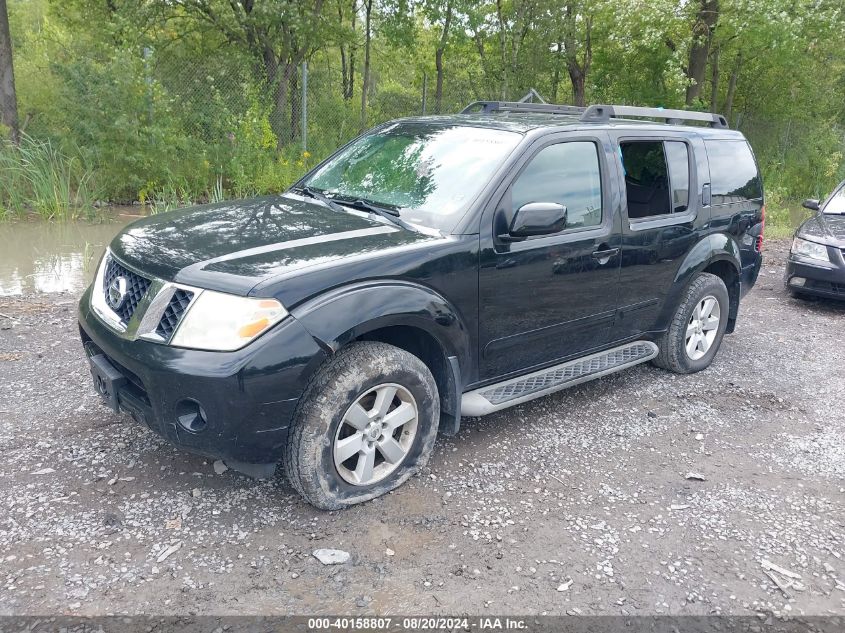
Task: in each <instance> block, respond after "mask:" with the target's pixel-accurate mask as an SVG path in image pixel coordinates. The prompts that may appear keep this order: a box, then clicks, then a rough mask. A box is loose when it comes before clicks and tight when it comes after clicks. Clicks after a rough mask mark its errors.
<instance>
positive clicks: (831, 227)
mask: <svg viewBox="0 0 845 633" xmlns="http://www.w3.org/2000/svg"><path fill="white" fill-rule="evenodd" d="M797 235H798V236H799V237H806V238H807V239H811V240H813V241H814V242H820V243H822V244H827V245H829V246H836V247H845V215H835V214H833V213H827V214H825V213H817V214H816V215H814V216H813V217H812V218H810V219H809V220H807V221H806V222H804V224H802V225H801V226H799V227H798V232H797Z"/></svg>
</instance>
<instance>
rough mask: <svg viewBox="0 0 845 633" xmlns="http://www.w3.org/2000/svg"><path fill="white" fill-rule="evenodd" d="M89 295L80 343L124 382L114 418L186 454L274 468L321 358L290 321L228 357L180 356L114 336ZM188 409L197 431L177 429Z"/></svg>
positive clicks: (211, 354) (182, 352)
mask: <svg viewBox="0 0 845 633" xmlns="http://www.w3.org/2000/svg"><path fill="white" fill-rule="evenodd" d="M90 292H91V290H90V288H89V289H88V291H86V292H85V294H84V295H83V296H82V299H81V300H80V303H79V329H80V335H81V337H82V341H83V344H84V346H85V350H86V353H87V354H88V356H89V357H91V356H95V355H97V354H102V355H103V356H105V358H106V359H108V361H109V362H110V363H111V365H112V366H114V368H115V369H117V371H118V372H120V374H121V375H122V376H123V377H125V378H126V380H125V381H120V383H119V384H120V386H119V388H118V389H117V403H118V406H119V408H120V410H122V411H126V412H128V413H130V414H131V415H132V416H133V417H134V418H135V419H137V420H139V421H140V422H142V423H143V424H145V425H146V426H148V427H149V428H150V429H152V430H153V431H155V432H156V433H158V434H159V435H161V436H162V437H164V438H165V439H167V440H168V441H170V442H171V443H173V444H175V445H177V446H179V447H182V448H185V449H186V450H189V451H191V452H195V453H199V454H201V455H206V456H208V457H213V458H221V459H229V460H232V461H235V462H243V463H247V464H270V463H275V462H277V461H279V459H280V457H281V451H282V449H283V447H284V444H285V441H286V439H287V434H288V427H289V425H290V423H291V420H292V417H293V413H294V410H295V408H296V404H297V401H298V400H299V397H300V396H301V394H302V392H303V391H304V389H305V385H306V383H307V380H308V378H309V376H310V375H311V373H313V371H315V370H316V368H317V367H318V366H319V364H320V363H321V362H322V361H323V360H324V358H325V352H324V351H323V350H322V349H321V348H320V347H319V345H317V343H316V342H315V341H314V339H313V338H312V337H311V335H310V334H308V332H307V331H306V330H305V328H304V327H302V325H301V324H300V323H299V322H298V321H297V320H296V319H294V318H293V317H288V318H286V319H285V320H284V321H282V322H281V323H279V324H278V325H277V326H276V327H274V328H273V329H272V330H271V331H270V332H268V333H267V334H265V335H263V336H261V337H260V338H259V339H257V340H256V341H254V342H252V343H251V344H249V345H247V346H246V347H245V348H243V349H240V350H237V351H234V352H207V351H199V350H189V349H181V348H177V347H170V346H167V345H163V344H160V343H154V342H150V341H144V340H141V339H138V340H127V339H124V338H121V337H119V336H117V335H116V334H115V333H114V331H113V330H112V329H111V328H110V327H109V326H107V325H105V324H104V323H103V322H102V321H101V320H100V319H99V318H98V317H97V316H96V315H95V314H94V313H93V312H92V311H91V308H90ZM191 406H198V407H201V408H202V412H203V414H204V416H205V423H204V424H203V425H193V428H189V427H190V426H191V425H187V426H186V425H185V424H184V423H183V422H180V416H182V419H183V421H184V420H185V415H184V414H185V410H186V407H187V408H188V409H190V407H191ZM200 426H201V428H199V427H200Z"/></svg>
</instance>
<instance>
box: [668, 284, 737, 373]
mask: <svg viewBox="0 0 845 633" xmlns="http://www.w3.org/2000/svg"><path fill="white" fill-rule="evenodd" d="M729 305H730V304H729V298H728V289H727V288H726V287H725V283H724V282H723V281H722V280H721V279H720V278H719V277H717V276H716V275H711V274H710V273H701V274H699V275H698V276H697V277H696V278H695V279H694V280H693V282H692V283H691V284H690V285H689V287H688V288H687V289H686V291H685V292H684V294H683V296H682V298H681V301H680V303H679V304H678V307H677V309H676V310H675V314H674V316H673V318H672V322H671V323H670V325H669V329H668V331H667V332H666V333H665V334H663V336H662V337H661V338H660V340H658V341H657V345H658V347H659V348H660V353H659V354H658V355H657V357H656V358H655V359H654V360H653V361H652V362H653V363H654V364H655V365H657V366H658V367H662V368H664V369H668V370H670V371H673V372H675V373H679V374H691V373H694V372H697V371H701V370H702V369H705V368H706V367H708V366H709V365H710V363H711V362H713V358H714V357H715V356H716V352H717V351H718V350H719V346H720V345H721V343H722V338H723V337H724V335H725V329H726V328H727V326H728V309H729Z"/></svg>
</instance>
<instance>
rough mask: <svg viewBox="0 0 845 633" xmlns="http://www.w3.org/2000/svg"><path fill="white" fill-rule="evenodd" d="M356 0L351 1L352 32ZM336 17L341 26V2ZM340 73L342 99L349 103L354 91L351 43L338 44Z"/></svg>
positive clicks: (353, 50) (353, 49)
mask: <svg viewBox="0 0 845 633" xmlns="http://www.w3.org/2000/svg"><path fill="white" fill-rule="evenodd" d="M356 5H357V0H352V17H351V18H350V24H351V26H352V30H353V31H354V30H355V14H356V9H357V6H356ZM337 17H338V22H339V24H340V26H341V27H342V26H343V17H344V16H343V2H338V5H337ZM340 72H341V91H342V94H343V99H344V100H345V101H349V100H350V99H351V98H352V94H353V91H354V89H355V45H354V44H353V43H348V44H344V43H341V44H340Z"/></svg>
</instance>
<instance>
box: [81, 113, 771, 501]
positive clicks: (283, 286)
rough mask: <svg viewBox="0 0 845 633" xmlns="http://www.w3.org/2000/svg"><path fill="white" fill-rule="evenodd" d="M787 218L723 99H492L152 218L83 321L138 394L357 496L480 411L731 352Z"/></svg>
mask: <svg viewBox="0 0 845 633" xmlns="http://www.w3.org/2000/svg"><path fill="white" fill-rule="evenodd" d="M623 117H628V118H623ZM644 119H645V120H644ZM647 119H659V120H660V121H661V122H654V121H649V120H647ZM683 120H692V121H698V122H703V123H705V124H707V125H689V126H687V125H682V124H681V123H682V121H683ZM763 220H764V210H763V191H762V185H761V180H760V175H759V172H758V169H757V166H756V164H755V160H754V157H753V154H752V152H751V149H750V147H749V145H748V143H747V142H746V141H745V139H744V138H743V136H742V135H741V134H740V133H739V132H736V131H731V130H728V129H727V125H726V124H725V121H724V119H723V118H722V117H720V116H718V115H711V114H704V113H696V112H684V111H677V110H663V109H649V108H634V107H628V106H590V107H589V108H587V109H586V110H585V109H577V108H572V107H567V106H553V105H544V104H536V105H534V104H522V103H510V102H479V103H476V104H473V106H470V107H469V108H468V109H467V110H465V111H464V112H463V113H461V114H460V115H453V116H436V117H420V118H409V119H403V120H399V121H393V122H390V123H387V124H385V125H382V126H379V127H377V128H375V129H373V130H371V131H369V132H367V133H365V134H363V135H362V136H360V137H358V138H357V139H355V140H353V141H352V142H350V143H349V144H348V145H346V146H345V147H343V148H342V149H340V150H339V151H338V152H337V153H335V154H334V155H333V156H331V157H330V158H329V159H327V160H326V161H324V162H323V163H321V164H320V165H318V166H317V167H316V168H315V169H313V170H312V171H311V172H310V173H308V174H307V175H306V176H305V177H304V178H302V179H301V180H300V181H299V182H298V183H296V184H295V185H294V186H293V187H292V188H291V189H290V190H289V191H287V192H285V193H283V194H281V195H275V196H269V197H264V198H258V199H254V200H248V201H240V202H224V203H220V204H214V205H206V206H201V207H195V208H190V209H184V210H181V211H175V212H172V213H167V214H164V215H157V216H152V217H149V218H145V219H142V220H139V221H137V222H135V223H134V224H132V225H131V226H129V227H128V228H126V229H125V230H124V231H122V232H121V233H120V234H119V235H118V236H117V237H116V238H115V239H114V241H113V242H112V243H111V246H110V248H109V249H108V251H107V253H106V255H105V256H104V257H103V260H102V262H101V263H100V265H99V269H98V272H97V275H96V279H95V281H94V282H93V284H92V285H91V287H90V288H88V290H87V291H86V292H85V294H84V295H83V297H82V300H81V301H80V304H79V322H80V330H81V335H82V339H83V342H84V345H85V349H86V351H87V354H88V357H89V359H90V364H91V371H92V374H93V376H94V381H95V384H96V387H97V389H98V391H99V392H100V394H101V395H102V396H103V398H104V399H105V401H106V402H107V403H108V404H109V405H110V406H111V407H113V408H114V410H115V411H118V410H123V411H127V412H129V413H130V414H132V416H134V417H135V418H136V419H137V420H139V421H141V422H143V423H144V424H146V425H147V426H149V427H150V428H151V429H153V430H154V431H156V432H157V433H160V434H161V435H163V436H164V437H166V438H167V439H169V440H170V441H172V442H173V443H175V444H178V445H179V446H182V447H184V448H186V449H188V450H191V451H195V452H198V453H201V454H205V455H208V456H213V457H219V458H222V459H224V460H226V462H227V463H228V464H229V465H230V466H232V467H234V468H236V469H239V470H242V471H245V472H250V473H252V474H260V473H268V472H270V471H272V469H273V468H275V465H276V464H277V463H281V465H282V466H283V469H284V471H285V473H286V475H287V477H288V479H289V480H290V482H291V483H292V484H293V486H294V487H295V488H296V489H297V490H298V491H299V492H300V493H301V494H302V495H303V496H304V497H305V498H306V499H307V500H308V501H309V502H311V503H312V504H314V505H315V506H318V507H320V508H339V507H342V506H347V505H350V504H353V503H357V502H360V501H365V500H367V499H371V498H373V497H375V496H378V495H381V494H383V493H385V492H387V491H389V490H391V489H393V488H395V487H396V486H398V485H400V484H401V483H402V482H403V481H405V480H406V479H407V478H408V477H410V476H411V475H412V474H413V473H414V472H416V471H417V470H418V469H419V468H420V467H421V466H422V465H423V464H424V463H425V462H426V460H427V459H428V457H429V455H430V453H431V450H432V446H433V444H434V439H435V436H436V435H437V432H438V429H439V431H440V432H442V433H446V434H454V433H456V432H457V430H458V427H459V425H460V420H461V416H462V415H464V416H481V415H485V414H487V413H492V412H494V411H498V410H500V409H504V408H506V407H509V406H512V405H515V404H519V403H521V402H525V401H527V400H530V399H532V398H537V397H539V396H542V395H545V394H548V393H551V392H553V391H556V390H559V389H562V388H564V387H568V386H571V385H574V384H578V383H580V382H584V381H586V380H590V379H592V378H596V377H599V376H603V375H605V374H608V373H611V372H615V371H619V370H621V369H624V368H626V367H631V366H632V365H635V364H637V363H641V362H644V361H648V360H650V361H652V362H653V363H654V364H656V365H658V366H660V367H664V368H666V369H669V370H671V371H674V372H679V373H689V372H695V371H699V370H701V369H704V368H705V367H707V366H708V365H709V364H710V363H711V361H712V360H713V357H714V356H715V354H716V351H717V350H718V348H719V345H720V343H721V341H722V337H723V335H724V333H725V332H731V331H732V330H733V329H734V325H735V322H736V318H737V312H738V310H739V301H740V298H741V297H742V296H743V295H744V294H745V293H746V292H748V290H749V289H750V288H751V287H752V286H753V285H754V282H755V281H756V278H757V274H758V271H759V268H760V261H761V254H760V251H761V248H762V238H763Z"/></svg>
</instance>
